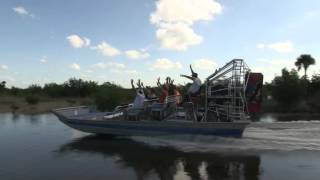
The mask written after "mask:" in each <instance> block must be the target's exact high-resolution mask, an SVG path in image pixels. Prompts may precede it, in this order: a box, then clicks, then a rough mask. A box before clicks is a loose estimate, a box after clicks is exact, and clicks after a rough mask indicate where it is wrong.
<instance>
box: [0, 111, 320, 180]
mask: <svg viewBox="0 0 320 180" xmlns="http://www.w3.org/2000/svg"><path fill="white" fill-rule="evenodd" d="M319 119H320V118H319ZM319 177H320V120H319V121H317V118H315V119H313V120H308V121H305V120H303V119H300V120H299V119H297V120H295V121H291V122H277V119H275V118H273V117H271V116H266V117H263V118H262V119H261V121H260V122H255V123H252V124H251V125H250V126H249V127H248V128H247V129H246V130H245V132H244V135H243V138H241V139H239V138H220V137H209V136H175V137H174V138H173V137H169V136H168V137H161V138H152V137H128V138H120V137H118V138H111V137H101V136H94V135H90V134H86V133H82V132H79V131H76V130H73V129H71V128H69V127H67V126H65V125H64V124H62V123H61V122H60V121H58V119H57V118H56V117H55V116H54V115H52V114H42V115H34V116H29V115H13V114H10V113H8V114H0V180H15V179H19V180H20V179H23V180H44V179H45V180H51V179H52V180H56V179H59V180H63V179H77V180H83V179H94V180H100V179H104V180H106V179H118V180H126V179H129V180H131V179H133V180H134V179H137V180H140V179H152V180H153V179H169V180H171V179H172V180H184V179H196V180H198V179H203V180H207V179H256V180H258V179H265V180H270V179H319Z"/></svg>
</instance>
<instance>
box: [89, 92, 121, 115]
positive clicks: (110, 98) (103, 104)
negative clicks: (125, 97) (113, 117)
mask: <svg viewBox="0 0 320 180" xmlns="http://www.w3.org/2000/svg"><path fill="white" fill-rule="evenodd" d="M120 99H121V96H120V94H119V93H118V92H117V91H109V92H108V93H106V92H102V91H100V92H98V93H97V94H96V95H95V104H96V106H97V109H98V110H100V111H105V110H112V109H114V108H115V107H116V106H117V105H119V104H120Z"/></svg>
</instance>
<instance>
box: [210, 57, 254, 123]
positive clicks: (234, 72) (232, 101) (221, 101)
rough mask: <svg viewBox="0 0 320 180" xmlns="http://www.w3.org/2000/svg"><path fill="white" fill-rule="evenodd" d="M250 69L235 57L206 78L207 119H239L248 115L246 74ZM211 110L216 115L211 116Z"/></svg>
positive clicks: (227, 120) (228, 120)
mask: <svg viewBox="0 0 320 180" xmlns="http://www.w3.org/2000/svg"><path fill="white" fill-rule="evenodd" d="M249 72H250V69H249V68H248V66H247V65H246V64H245V62H244V61H243V60H242V59H234V60H231V61H230V62H228V63H226V65H225V66H223V67H222V68H219V69H217V70H216V71H215V72H214V73H213V74H212V75H210V76H209V77H207V79H206V83H205V86H206V93H205V95H206V97H205V121H212V120H213V118H215V119H214V121H222V122H224V121H226V122H230V121H231V122H232V121H238V120H243V118H244V117H246V106H247V105H246V97H245V87H246V79H245V78H246V75H247V74H248V73H249ZM210 112H212V113H214V114H216V117H210V114H211V113H210Z"/></svg>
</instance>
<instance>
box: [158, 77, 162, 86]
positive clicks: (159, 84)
mask: <svg viewBox="0 0 320 180" xmlns="http://www.w3.org/2000/svg"><path fill="white" fill-rule="evenodd" d="M157 86H158V87H161V83H160V77H158V79H157Z"/></svg>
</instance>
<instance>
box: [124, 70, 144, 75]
mask: <svg viewBox="0 0 320 180" xmlns="http://www.w3.org/2000/svg"><path fill="white" fill-rule="evenodd" d="M124 72H125V73H126V74H129V75H140V74H141V73H140V72H138V71H137V70H132V69H131V70H129V69H128V70H125V71H124Z"/></svg>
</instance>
